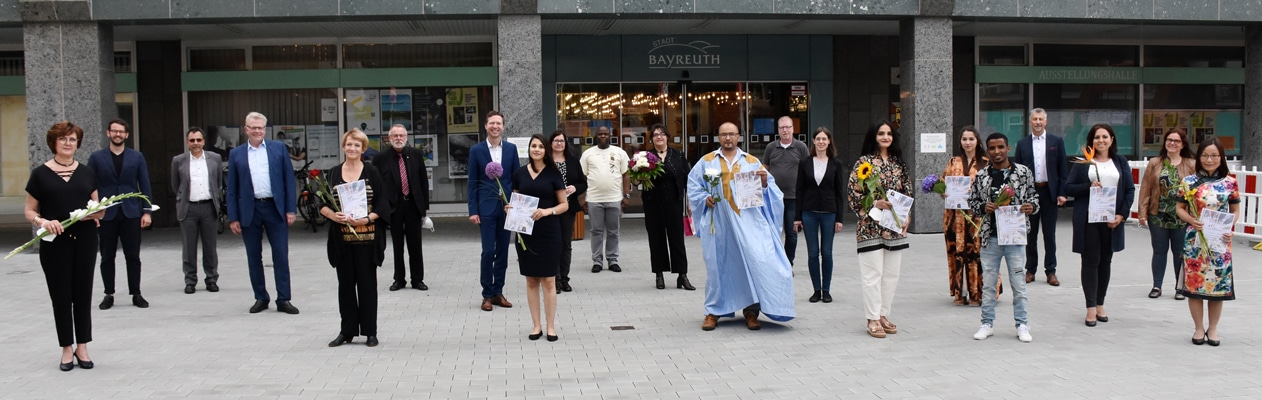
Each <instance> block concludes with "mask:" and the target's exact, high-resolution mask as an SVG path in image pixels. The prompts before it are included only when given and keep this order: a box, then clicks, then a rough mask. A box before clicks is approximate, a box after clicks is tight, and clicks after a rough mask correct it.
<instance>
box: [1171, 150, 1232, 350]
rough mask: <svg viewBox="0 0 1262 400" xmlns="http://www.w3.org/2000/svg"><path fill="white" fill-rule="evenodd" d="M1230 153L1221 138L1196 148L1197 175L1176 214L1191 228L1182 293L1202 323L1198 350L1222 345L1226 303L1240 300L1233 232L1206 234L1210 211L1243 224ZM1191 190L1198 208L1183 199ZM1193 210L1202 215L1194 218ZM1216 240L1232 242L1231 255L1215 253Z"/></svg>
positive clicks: (1196, 339)
mask: <svg viewBox="0 0 1262 400" xmlns="http://www.w3.org/2000/svg"><path fill="white" fill-rule="evenodd" d="M1224 154H1225V153H1223V145H1222V144H1221V143H1219V142H1218V140H1217V139H1214V138H1209V139H1206V140H1202V141H1201V146H1200V147H1199V148H1197V149H1196V175H1191V176H1188V177H1186V178H1183V184H1182V185H1180V186H1181V187H1183V188H1184V190H1182V191H1181V192H1180V194H1181V196H1180V198H1179V205H1178V208H1177V209H1176V212H1178V214H1179V219H1180V220H1183V222H1186V223H1187V224H1188V228H1187V232H1186V234H1185V235H1184V252H1183V256H1184V260H1186V263H1185V267H1184V271H1183V274H1182V275H1180V276H1179V283H1178V290H1179V293H1181V294H1183V295H1184V296H1187V298H1188V311H1190V312H1191V313H1192V321H1193V322H1195V323H1196V332H1195V333H1193V334H1192V344H1197V345H1199V344H1204V343H1209V345H1210V346H1217V345H1218V344H1219V343H1220V342H1219V340H1220V339H1219V338H1218V320H1219V319H1221V318H1222V315H1223V301H1226V300H1234V299H1235V298H1236V285H1235V280H1234V279H1233V278H1232V262H1231V236H1232V234H1231V230H1228V231H1227V232H1226V233H1225V234H1223V236H1222V237H1207V236H1205V235H1204V232H1203V229H1204V228H1205V226H1204V224H1203V223H1202V221H1203V218H1204V215H1201V214H1204V213H1205V210H1214V211H1218V212H1223V213H1231V214H1232V225H1233V226H1235V222H1236V221H1238V220H1239V219H1240V187H1239V186H1238V185H1237V184H1236V178H1232V177H1231V176H1230V175H1228V174H1229V173H1230V172H1231V170H1230V169H1228V168H1227V157H1226V156H1225V155H1224ZM1190 190H1195V192H1194V193H1193V194H1191V195H1190V197H1192V203H1195V204H1192V203H1189V202H1188V200H1187V199H1186V198H1185V197H1183V196H1182V195H1187V194H1188V193H1187V191H1190ZM1191 210H1201V211H1199V213H1198V214H1197V216H1195V217H1194V216H1193V215H1192V213H1193V212H1194V211H1191ZM1198 217H1200V218H1198ZM1211 241H1223V242H1226V243H1225V247H1226V251H1222V252H1218V251H1215V250H1213V249H1212V248H1209V244H1210V243H1211ZM1206 302H1208V303H1209V305H1208V307H1207V306H1206V305H1205V303H1206ZM1206 308H1208V309H1209V326H1208V327H1206V326H1205V323H1204V318H1205V310H1206ZM1197 336H1200V337H1197Z"/></svg>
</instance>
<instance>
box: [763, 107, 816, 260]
mask: <svg viewBox="0 0 1262 400" xmlns="http://www.w3.org/2000/svg"><path fill="white" fill-rule="evenodd" d="M776 129H777V132H778V133H779V135H780V140H777V141H774V142H771V143H767V148H766V149H765V151H763V153H762V163H763V165H766V166H767V169H768V170H769V171H771V176H773V177H775V178H776V179H775V181H776V186H778V187H779V188H780V191H781V192H782V193H784V215H785V218H784V226H783V227H780V228H781V230H782V231H783V232H784V254H785V255H787V256H789V264H793V256H794V255H795V254H797V249H798V233H797V231H796V230H794V229H793V218H792V215H794V212H795V211H796V207H797V182H798V163H799V162H801V161H802V160H804V159H806V158H808V157H810V152H809V150H808V149H807V148H806V143H802V141H800V140H797V139H794V138H793V131H794V129H793V118H790V117H789V116H787V115H786V116H783V117H780V120H778V121H776Z"/></svg>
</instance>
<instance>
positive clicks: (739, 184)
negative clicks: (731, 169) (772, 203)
mask: <svg viewBox="0 0 1262 400" xmlns="http://www.w3.org/2000/svg"><path fill="white" fill-rule="evenodd" d="M762 191H763V187H762V178H759V177H758V172H757V171H750V172H739V173H735V174H732V196H733V197H735V198H736V208H738V209H741V210H744V209H746V208H754V207H762V206H764V205H765V204H766V203H765V202H764V201H763V198H762Z"/></svg>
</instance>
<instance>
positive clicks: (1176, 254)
mask: <svg viewBox="0 0 1262 400" xmlns="http://www.w3.org/2000/svg"><path fill="white" fill-rule="evenodd" d="M1162 143H1164V145H1163V146H1162V147H1161V156H1160V157H1156V158H1153V159H1151V160H1148V167H1147V168H1146V169H1144V177H1143V180H1141V181H1140V186H1139V226H1147V227H1148V232H1149V233H1151V234H1152V291H1151V292H1148V297H1150V298H1154V299H1155V298H1158V297H1161V283H1162V280H1163V279H1164V278H1165V275H1166V252H1167V251H1169V252H1170V257H1171V259H1172V261H1174V268H1173V269H1174V276H1175V277H1176V279H1177V277H1178V276H1179V273H1180V272H1183V236H1184V232H1186V231H1187V224H1185V223H1183V221H1180V220H1179V216H1178V215H1176V214H1175V212H1174V209H1175V205H1176V204H1178V198H1179V182H1182V181H1183V178H1184V177H1186V176H1188V175H1192V173H1193V172H1194V171H1196V159H1195V158H1193V157H1192V150H1191V149H1189V148H1188V147H1187V134H1186V133H1184V132H1183V129H1179V128H1173V129H1170V130H1169V131H1166V134H1165V137H1164V138H1163V139H1162ZM1174 299H1175V300H1183V295H1182V294H1179V293H1177V292H1176V293H1175V295H1174Z"/></svg>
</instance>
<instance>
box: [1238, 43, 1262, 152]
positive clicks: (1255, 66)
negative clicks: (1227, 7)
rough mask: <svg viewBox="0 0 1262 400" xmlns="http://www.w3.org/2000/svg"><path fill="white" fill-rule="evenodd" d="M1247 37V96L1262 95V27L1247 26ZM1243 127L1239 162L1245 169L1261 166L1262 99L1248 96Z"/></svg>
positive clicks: (1245, 82) (1245, 77)
mask: <svg viewBox="0 0 1262 400" xmlns="http://www.w3.org/2000/svg"><path fill="white" fill-rule="evenodd" d="M1244 35H1245V50H1244V57H1245V60H1246V62H1245V66H1244V92H1245V93H1255V94H1257V93H1262V24H1249V25H1246V26H1245V28H1244ZM1241 125H1243V126H1241V127H1240V128H1241V131H1240V142H1241V144H1242V145H1243V147H1242V148H1241V152H1240V159H1241V160H1244V165H1262V157H1260V156H1259V155H1260V154H1262V98H1259V97H1258V96H1249V95H1247V94H1246V95H1245V102H1244V120H1243V121H1241Z"/></svg>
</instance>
